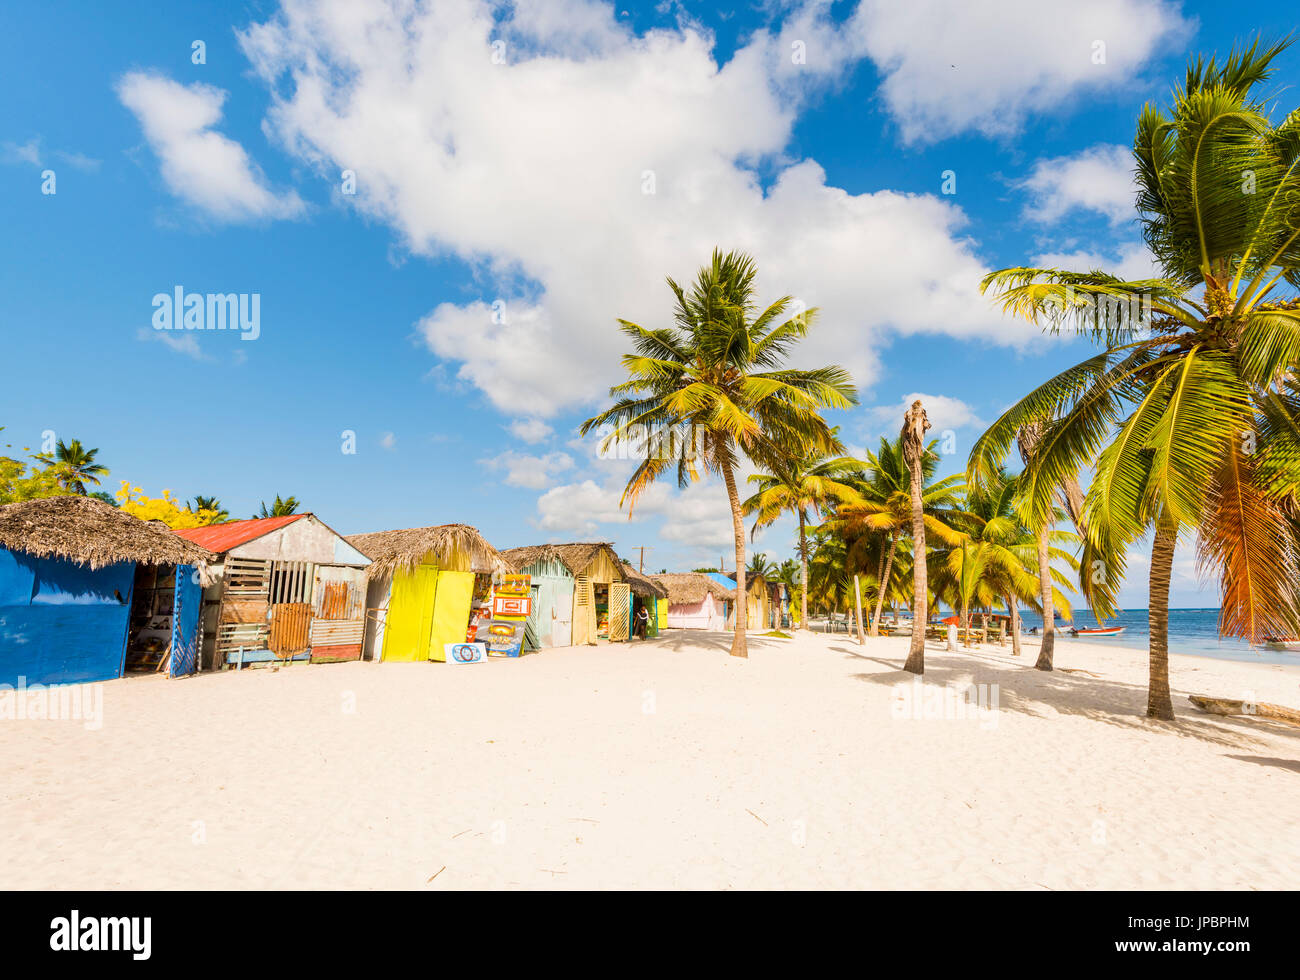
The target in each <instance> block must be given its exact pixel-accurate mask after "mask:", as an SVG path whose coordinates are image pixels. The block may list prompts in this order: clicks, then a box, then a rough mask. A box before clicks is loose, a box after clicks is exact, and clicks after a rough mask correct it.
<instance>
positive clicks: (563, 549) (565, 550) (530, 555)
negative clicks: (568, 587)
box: [501, 541, 622, 575]
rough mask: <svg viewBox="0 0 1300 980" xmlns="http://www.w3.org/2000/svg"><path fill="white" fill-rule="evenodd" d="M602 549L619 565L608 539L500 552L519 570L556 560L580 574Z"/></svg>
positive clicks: (533, 546) (539, 545) (509, 549)
mask: <svg viewBox="0 0 1300 980" xmlns="http://www.w3.org/2000/svg"><path fill="white" fill-rule="evenodd" d="M602 551H604V552H607V553H608V555H609V560H610V561H611V562H613V563H614V564H615V565H621V564H622V562H620V561H619V558H618V554H617V553H616V552H615V551H614V546H613V545H612V544H610V543H609V542H608V541H579V542H576V543H574V544H532V545H527V546H525V547H523V548H507V549H506V550H505V551H503V552H501V556H502V557H503V558H505V560H506V561H508V562H509V563H510V565H511V567H513V568H514V570H515V571H521V570H522V569H525V568H527V567H528V566H529V565H531V564H533V563H534V562H539V561H558V562H560V563H561V564H563V565H564V567H565V568H567V569H568V570H569V571H570V572H572V573H573V574H574V575H581V574H582V573H583V572H584V571H585V570H586V568H587V566H588V565H590V564H591V563H592V562H593V561H595V560H596V556H597V555H599V554H600V553H601V552H602Z"/></svg>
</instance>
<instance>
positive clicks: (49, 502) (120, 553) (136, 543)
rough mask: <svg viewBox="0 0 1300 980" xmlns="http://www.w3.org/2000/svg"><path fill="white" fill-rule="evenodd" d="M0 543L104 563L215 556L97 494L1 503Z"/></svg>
mask: <svg viewBox="0 0 1300 980" xmlns="http://www.w3.org/2000/svg"><path fill="white" fill-rule="evenodd" d="M0 547H4V548H8V549H9V550H10V551H21V552H25V553H26V554H29V555H35V556H36V557H37V558H66V559H67V560H68V561H74V562H76V563H77V564H79V565H88V566H90V567H91V568H102V567H104V566H105V565H112V564H114V563H115V562H120V561H133V562H138V563H140V564H145V565H164V564H166V565H202V566H206V565H207V563H208V562H209V561H211V560H212V559H213V557H214V556H213V555H212V553H211V552H209V551H208V550H207V549H205V548H200V547H199V546H198V545H196V544H193V543H191V542H189V541H186V540H185V539H184V538H181V537H178V536H177V535H175V534H173V533H172V530H171V528H169V527H167V525H165V524H163V523H161V522H160V521H142V520H140V519H139V518H136V517H132V516H131V515H130V514H125V513H123V512H122V511H120V510H118V509H117V508H116V507H114V506H113V505H112V504H106V503H104V501H102V500H96V499H95V498H94V497H82V496H67V497H42V498H40V499H38V500H25V501H23V502H21V503H17V504H5V505H4V506H2V507H0Z"/></svg>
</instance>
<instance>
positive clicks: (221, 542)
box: [176, 514, 307, 554]
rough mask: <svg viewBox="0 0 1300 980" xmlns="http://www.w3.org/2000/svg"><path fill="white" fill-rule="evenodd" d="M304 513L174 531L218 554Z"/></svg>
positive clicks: (272, 529) (275, 529)
mask: <svg viewBox="0 0 1300 980" xmlns="http://www.w3.org/2000/svg"><path fill="white" fill-rule="evenodd" d="M306 516H307V515H306V514H289V515H288V516H286V517H255V518H253V519H252V520H248V521H227V522H226V523H224V524H209V525H208V526H207V527H187V528H182V529H180V530H178V531H176V533H177V534H179V535H180V536H181V537H182V538H184V539H185V540H186V541H193V542H194V543H195V544H197V545H199V546H200V547H203V548H207V549H208V550H209V551H215V552H216V553H218V554H221V553H222V552H225V551H229V550H230V549H231V548H237V547H239V546H240V545H241V544H243V543H244V542H246V541H252V540H253V539H254V538H260V537H261V536H262V535H263V534H270V533H271V532H272V531H278V530H279V529H280V528H282V527H284V526H285V525H286V524H292V523H293V522H294V521H296V520H298V518H300V517H306Z"/></svg>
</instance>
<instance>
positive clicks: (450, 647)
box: [442, 643, 487, 664]
mask: <svg viewBox="0 0 1300 980" xmlns="http://www.w3.org/2000/svg"><path fill="white" fill-rule="evenodd" d="M442 648H443V652H444V653H445V654H446V656H447V663H449V664H481V663H483V662H484V661H486V660H487V645H486V644H483V643H444V644H443V645H442Z"/></svg>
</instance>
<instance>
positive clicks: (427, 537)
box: [347, 524, 508, 578]
mask: <svg viewBox="0 0 1300 980" xmlns="http://www.w3.org/2000/svg"><path fill="white" fill-rule="evenodd" d="M347 542H348V544H350V545H352V547H354V548H356V549H357V550H358V551H360V552H361V553H362V554H363V555H365V556H366V557H367V558H370V559H371V564H370V567H369V568H368V569H367V570H366V571H367V574H368V575H369V577H370V578H376V577H378V576H380V575H391V574H392V573H393V572H394V571H397V570H402V571H406V572H412V571H414V570H415V569H416V568H417V567H419V565H420V563H421V562H422V561H424V560H425V556H426V555H429V554H430V553H432V554H433V555H434V556H436V558H437V559H438V561H439V562H440V563H441V564H443V565H445V566H447V567H449V568H450V567H456V568H457V570H459V571H474V572H494V571H500V570H504V569H506V568H508V563H507V562H506V561H504V560H503V559H502V557H501V553H500V552H499V551H497V550H496V548H494V547H492V545H490V544H489V543H488V540H487V539H486V538H485V537H483V535H482V534H480V533H479V531H478V529H477V528H473V527H470V526H469V525H468V524H440V525H438V526H436V527H409V528H405V529H403V530H398V531H375V532H373V533H371V534H353V535H351V536H350V537H348V539H347ZM462 565H463V566H465V567H463V568H461V567H459V566H462Z"/></svg>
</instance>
